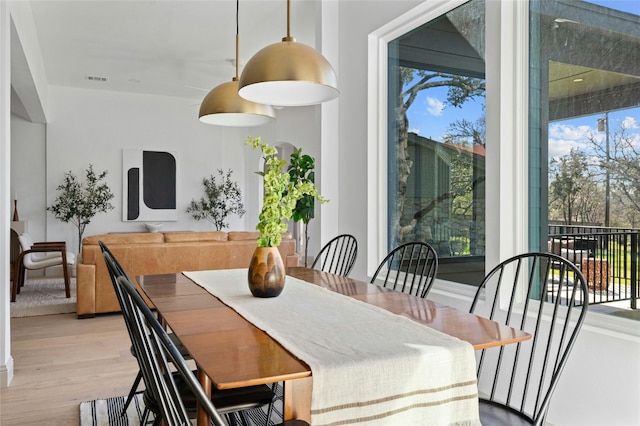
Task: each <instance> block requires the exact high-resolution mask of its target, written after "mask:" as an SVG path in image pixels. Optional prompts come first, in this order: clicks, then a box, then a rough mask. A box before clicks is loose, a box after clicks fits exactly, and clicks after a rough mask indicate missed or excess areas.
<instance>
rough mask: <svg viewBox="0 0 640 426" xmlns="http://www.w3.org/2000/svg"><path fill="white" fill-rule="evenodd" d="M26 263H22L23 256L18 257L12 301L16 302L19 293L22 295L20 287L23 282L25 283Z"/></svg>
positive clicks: (12, 287) (12, 288)
mask: <svg viewBox="0 0 640 426" xmlns="http://www.w3.org/2000/svg"><path fill="white" fill-rule="evenodd" d="M24 274H25V271H24V263H23V261H22V256H19V257H18V260H17V261H16V269H15V271H14V274H13V283H11V284H12V286H11V301H12V302H15V301H16V297H17V295H18V293H20V287H22V282H23V281H24Z"/></svg>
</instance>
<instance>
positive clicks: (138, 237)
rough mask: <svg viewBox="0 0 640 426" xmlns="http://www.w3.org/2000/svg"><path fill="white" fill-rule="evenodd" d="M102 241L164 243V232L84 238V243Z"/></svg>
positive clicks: (112, 242)
mask: <svg viewBox="0 0 640 426" xmlns="http://www.w3.org/2000/svg"><path fill="white" fill-rule="evenodd" d="M98 241H102V242H103V243H105V244H106V245H110V244H152V243H164V234H162V233H160V232H131V233H123V234H103V235H93V236H90V237H85V238H83V239H82V245H83V246H84V245H97V244H98Z"/></svg>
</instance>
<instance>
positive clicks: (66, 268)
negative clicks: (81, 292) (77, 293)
mask: <svg viewBox="0 0 640 426" xmlns="http://www.w3.org/2000/svg"><path fill="white" fill-rule="evenodd" d="M62 271H63V272H64V290H65V294H66V296H67V299H68V298H70V297H71V286H70V281H69V265H68V264H67V252H66V251H64V250H63V251H62Z"/></svg>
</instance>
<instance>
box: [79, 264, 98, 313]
mask: <svg viewBox="0 0 640 426" xmlns="http://www.w3.org/2000/svg"><path fill="white" fill-rule="evenodd" d="M76 297H77V299H76V314H77V315H78V318H92V317H94V316H95V315H96V266H95V265H87V264H84V263H78V266H77V267H76Z"/></svg>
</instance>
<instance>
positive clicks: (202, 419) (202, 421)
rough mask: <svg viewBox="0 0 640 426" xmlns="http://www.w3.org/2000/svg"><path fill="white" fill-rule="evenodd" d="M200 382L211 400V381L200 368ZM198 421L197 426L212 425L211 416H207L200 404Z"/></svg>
mask: <svg viewBox="0 0 640 426" xmlns="http://www.w3.org/2000/svg"><path fill="white" fill-rule="evenodd" d="M198 380H199V381H200V384H201V385H202V389H204V391H205V392H206V394H207V397H208V398H211V379H210V378H209V376H207V375H206V374H204V372H203V371H202V370H201V369H200V368H199V367H198ZM196 421H197V423H196V424H197V425H198V426H209V424H210V419H209V414H207V412H206V411H205V410H204V409H203V408H202V406H200V404H198V416H197V419H196Z"/></svg>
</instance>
